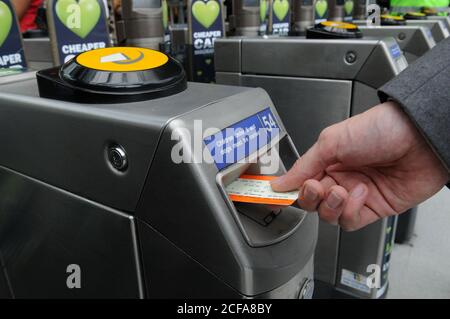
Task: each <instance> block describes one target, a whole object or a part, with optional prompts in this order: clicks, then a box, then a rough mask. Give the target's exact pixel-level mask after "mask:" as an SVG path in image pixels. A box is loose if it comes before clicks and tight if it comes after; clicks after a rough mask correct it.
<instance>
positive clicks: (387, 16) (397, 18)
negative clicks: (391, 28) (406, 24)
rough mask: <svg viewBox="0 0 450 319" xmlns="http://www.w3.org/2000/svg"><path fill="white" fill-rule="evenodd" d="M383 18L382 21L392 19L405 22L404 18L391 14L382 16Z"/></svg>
mask: <svg viewBox="0 0 450 319" xmlns="http://www.w3.org/2000/svg"><path fill="white" fill-rule="evenodd" d="M381 18H382V19H392V20H404V19H403V17H401V16H393V15H390V14H382V15H381Z"/></svg>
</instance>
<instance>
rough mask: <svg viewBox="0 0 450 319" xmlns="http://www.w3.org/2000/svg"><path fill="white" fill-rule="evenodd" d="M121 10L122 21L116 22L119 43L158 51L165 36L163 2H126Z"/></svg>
mask: <svg viewBox="0 0 450 319" xmlns="http://www.w3.org/2000/svg"><path fill="white" fill-rule="evenodd" d="M121 8H122V20H118V21H116V25H117V30H118V32H117V39H118V41H119V42H123V41H125V42H126V43H127V44H128V45H133V46H138V45H141V46H144V47H148V48H151V49H157V48H158V46H159V45H158V44H159V43H162V41H163V36H164V28H163V19H162V8H161V2H160V1H148V2H146V3H145V4H138V3H136V2H134V1H124V2H123V3H122V7H121ZM155 43H156V44H155Z"/></svg>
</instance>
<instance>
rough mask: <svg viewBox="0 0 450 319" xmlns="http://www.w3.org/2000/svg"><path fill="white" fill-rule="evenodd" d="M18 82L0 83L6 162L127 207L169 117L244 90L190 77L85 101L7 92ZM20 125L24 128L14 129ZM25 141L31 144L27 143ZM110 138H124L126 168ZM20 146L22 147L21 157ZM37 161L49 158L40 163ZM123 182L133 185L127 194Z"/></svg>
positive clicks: (26, 89) (132, 205)
mask: <svg viewBox="0 0 450 319" xmlns="http://www.w3.org/2000/svg"><path fill="white" fill-rule="evenodd" d="M26 83H27V85H23V86H22V85H21V87H23V92H36V83H35V82H34V81H33V80H30V81H28V82H26ZM15 86H16V85H15V84H14V83H13V84H6V85H0V105H2V108H0V114H1V116H0V122H1V125H0V131H1V135H2V136H3V137H4V138H5V139H6V140H9V141H10V143H8V146H7V152H6V153H5V154H4V156H3V157H2V163H3V165H5V166H7V167H10V168H12V169H15V170H17V171H19V172H22V173H25V174H27V175H29V176H32V177H35V178H37V179H40V180H43V181H46V182H48V183H50V184H52V185H55V186H58V187H61V188H63V189H66V190H68V191H71V192H73V193H75V194H78V195H80V196H84V197H86V198H90V199H92V200H96V201H99V202H102V203H104V204H107V205H109V206H111V207H114V208H118V209H123V210H125V211H130V212H132V211H134V209H135V207H136V205H137V201H138V199H139V193H140V191H139V189H140V188H141V187H142V186H143V184H144V181H145V175H146V172H147V170H148V168H149V165H150V161H151V157H152V154H153V153H154V152H155V149H156V147H157V144H158V139H159V134H160V132H161V130H162V128H163V127H164V125H165V124H166V122H167V121H168V120H169V119H171V118H172V117H174V116H176V115H179V114H180V113H183V112H190V111H192V110H193V109H196V108H200V107H202V106H203V105H205V104H208V103H212V102H214V101H217V100H220V99H223V98H225V97H227V96H229V95H233V94H237V93H239V92H242V91H243V90H244V89H242V88H238V87H222V86H210V87H208V89H206V87H205V86H204V85H202V84H197V83H192V84H190V85H189V87H188V89H187V90H186V91H184V92H181V93H179V94H176V95H173V96H170V97H168V98H164V99H156V100H152V101H144V102H139V103H130V104H126V105H117V104H112V105H110V104H89V105H87V104H84V105H83V104H75V103H69V102H64V101H54V100H47V99H40V98H32V97H26V96H18V95H12V94H8V92H10V91H11V90H15V89H14V87H15ZM16 92H17V90H16ZM99 119H102V121H101V122H99ZM80 121H83V129H80V124H79V123H80ZM36 123H39V124H40V125H39V128H38V129H39V134H37V132H36V130H31V129H30V128H32V127H34V125H36ZM12 126H14V127H12ZM17 130H20V131H21V132H22V133H21V134H20V135H17V134H16V131H17ZM132 131H134V134H136V136H133V134H132ZM55 132H58V134H55ZM43 136H45V138H43ZM25 141H26V142H27V143H29V144H30V145H31V146H30V147H28V148H23V143H24V142H25ZM111 143H117V144H119V145H121V146H122V147H123V148H124V149H125V150H126V151H127V154H128V155H129V157H130V166H129V170H128V171H127V172H126V174H118V173H117V172H115V171H114V169H112V167H111V166H110V165H109V162H108V161H107V158H106V156H105V151H106V149H107V147H108V146H109V145H111ZM67 145H71V149H72V152H70V153H68V152H67V151H66V150H67ZM42 150H45V152H44V151H42ZM18 153H20V154H22V156H21V157H19V158H17V156H16V154H18ZM35 154H40V155H39V157H40V161H39V162H35V161H30V160H29V159H30V158H33V157H34V156H35ZM40 162H45V163H47V164H48V165H46V166H44V167H43V166H41V165H40ZM79 163H89V165H87V166H83V165H79ZM69 167H70V168H71V169H70V170H68V168H69ZM92 180H95V181H97V182H96V183H92V182H91V181H92ZM123 189H127V190H128V191H127V192H126V193H123V191H122V190H123Z"/></svg>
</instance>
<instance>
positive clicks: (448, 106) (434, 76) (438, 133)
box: [378, 38, 450, 171]
mask: <svg viewBox="0 0 450 319" xmlns="http://www.w3.org/2000/svg"><path fill="white" fill-rule="evenodd" d="M378 94H379V96H380V99H381V100H382V101H383V102H384V101H386V100H388V99H392V100H394V101H396V102H398V103H399V104H400V105H401V106H402V107H403V108H404V110H405V112H406V113H407V114H408V115H409V117H410V118H411V120H412V121H413V122H414V123H415V125H416V126H417V128H418V129H419V131H421V133H422V134H423V136H424V137H425V138H426V139H427V141H428V143H429V144H430V145H431V147H432V148H433V149H434V151H435V152H436V154H437V155H438V156H439V158H440V159H441V160H442V162H443V164H444V166H445V167H446V168H447V170H449V168H450V38H447V39H446V40H443V41H442V42H441V43H439V44H438V45H437V46H436V47H434V48H433V49H432V50H430V51H429V52H428V53H427V54H425V55H424V56H423V57H421V58H420V59H418V60H416V61H415V62H414V63H413V64H411V65H410V66H409V67H408V68H406V70H404V71H403V72H401V73H400V74H399V75H398V76H397V77H396V78H394V79H392V80H391V81H389V82H388V83H386V84H385V85H383V86H382V87H381V88H380V89H379V92H378ZM449 171H450V170H449Z"/></svg>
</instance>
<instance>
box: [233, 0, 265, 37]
mask: <svg viewBox="0 0 450 319" xmlns="http://www.w3.org/2000/svg"><path fill="white" fill-rule="evenodd" d="M232 8H233V16H234V21H235V25H236V34H237V35H245V36H253V35H258V31H259V26H260V24H261V18H260V14H259V1H252V0H250V1H249V0H233V5H232Z"/></svg>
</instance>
